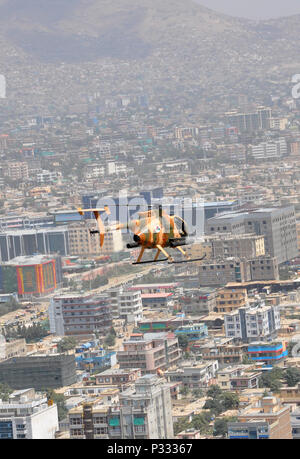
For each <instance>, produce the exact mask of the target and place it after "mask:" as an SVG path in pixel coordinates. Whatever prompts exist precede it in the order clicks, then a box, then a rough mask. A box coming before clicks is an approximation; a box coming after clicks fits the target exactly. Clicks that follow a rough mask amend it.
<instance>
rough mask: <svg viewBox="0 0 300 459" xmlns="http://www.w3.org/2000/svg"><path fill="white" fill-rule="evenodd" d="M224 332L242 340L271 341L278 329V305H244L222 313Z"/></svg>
mask: <svg viewBox="0 0 300 459" xmlns="http://www.w3.org/2000/svg"><path fill="white" fill-rule="evenodd" d="M224 327H225V334H226V337H228V338H235V339H237V340H241V341H243V342H253V341H257V340H258V339H260V340H266V341H271V340H272V339H274V338H276V337H277V332H278V330H279V329H280V310H279V307H278V306H265V305H264V304H263V303H262V304H258V305H256V306H245V307H242V308H239V309H238V310H236V311H232V312H230V313H228V314H225V315H224Z"/></svg>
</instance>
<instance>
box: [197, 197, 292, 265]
mask: <svg viewBox="0 0 300 459" xmlns="http://www.w3.org/2000/svg"><path fill="white" fill-rule="evenodd" d="M205 231H206V234H214V233H228V232H229V233H233V234H245V233H255V234H256V235H259V236H264V237H265V252H266V254H268V255H270V256H271V257H276V258H277V262H278V264H279V265H280V264H281V263H284V262H286V261H288V260H291V259H292V258H295V257H296V256H297V255H298V246H297V229H296V218H295V208H294V206H286V207H277V208H275V207H274V208H257V209H252V210H248V211H244V212H243V211H238V212H232V213H224V214H221V215H218V216H215V217H213V218H210V219H209V220H207V222H206V226H205Z"/></svg>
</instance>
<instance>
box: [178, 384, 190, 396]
mask: <svg viewBox="0 0 300 459" xmlns="http://www.w3.org/2000/svg"><path fill="white" fill-rule="evenodd" d="M189 392H190V389H189V388H188V387H187V386H183V387H182V389H180V393H181V395H183V396H184V397H185V396H186V395H187V394H188V393H189Z"/></svg>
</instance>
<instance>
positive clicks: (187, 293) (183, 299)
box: [178, 287, 217, 315]
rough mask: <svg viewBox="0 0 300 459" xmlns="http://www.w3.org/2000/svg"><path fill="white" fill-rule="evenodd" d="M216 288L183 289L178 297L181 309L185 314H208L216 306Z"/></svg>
mask: <svg viewBox="0 0 300 459" xmlns="http://www.w3.org/2000/svg"><path fill="white" fill-rule="evenodd" d="M216 298H217V290H216V289H214V288H210V287H200V288H197V289H196V288H195V289H185V290H184V294H183V295H180V296H179V298H178V303H179V304H180V307H181V309H182V311H183V312H184V313H185V314H186V315H187V314H209V313H210V312H211V311H214V310H215V308H216V304H217V303H216Z"/></svg>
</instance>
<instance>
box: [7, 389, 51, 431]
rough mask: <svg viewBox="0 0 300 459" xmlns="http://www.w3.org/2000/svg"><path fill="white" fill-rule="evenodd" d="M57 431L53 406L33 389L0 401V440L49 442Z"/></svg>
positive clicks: (21, 391) (17, 392) (23, 390)
mask: <svg viewBox="0 0 300 459" xmlns="http://www.w3.org/2000/svg"><path fill="white" fill-rule="evenodd" d="M58 429H59V427H58V415H57V406H56V405H55V404H54V403H48V402H47V397H46V396H45V395H43V394H41V393H36V392H35V390H34V389H22V390H19V391H15V392H13V393H12V394H11V395H10V396H9V399H8V401H3V400H0V439H14V440H15V439H27V440H39V439H40V440H51V439H54V438H55V432H56V431H58Z"/></svg>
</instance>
